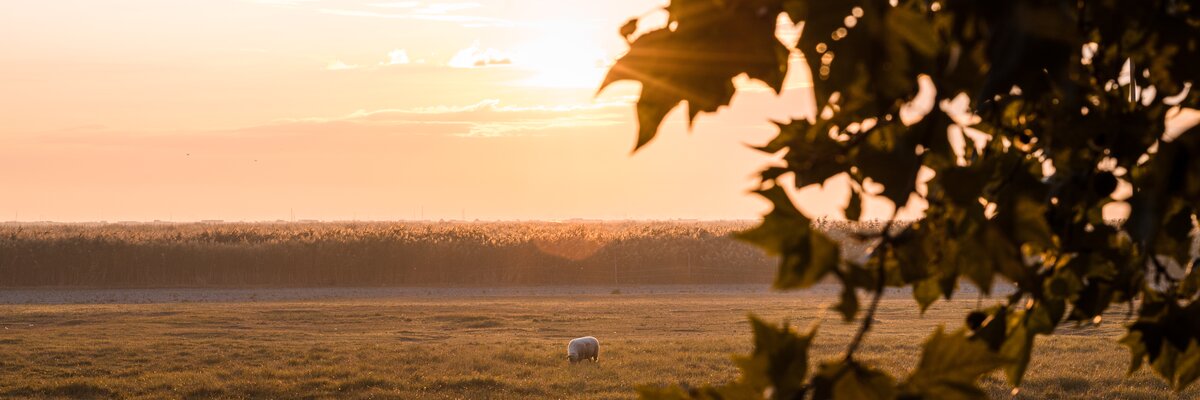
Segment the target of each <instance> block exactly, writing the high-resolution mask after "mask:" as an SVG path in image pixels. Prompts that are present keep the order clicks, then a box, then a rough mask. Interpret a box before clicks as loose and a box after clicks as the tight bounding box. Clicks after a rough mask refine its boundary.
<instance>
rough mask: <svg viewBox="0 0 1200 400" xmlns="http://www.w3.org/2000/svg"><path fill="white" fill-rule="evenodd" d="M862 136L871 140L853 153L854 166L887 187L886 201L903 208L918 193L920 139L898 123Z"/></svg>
mask: <svg viewBox="0 0 1200 400" xmlns="http://www.w3.org/2000/svg"><path fill="white" fill-rule="evenodd" d="M860 135H867V136H866V139H865V140H863V141H862V142H861V143H860V144H859V145H858V146H857V147H856V148H855V149H854V150H853V151H852V152H851V155H852V159H853V162H854V165H856V166H857V167H858V170H859V171H860V172H861V173H862V175H863V176H866V177H869V178H871V179H872V180H874V181H875V182H877V183H880V184H882V185H883V193H882V194H883V197H886V198H887V199H888V200H891V201H892V203H893V204H895V205H896V207H903V206H904V205H905V204H906V203H908V197H909V195H911V194H912V192H913V191H914V190H915V189H916V179H917V170H918V169H920V159H919V158H918V157H917V152H916V146H917V143H916V141H915V139H916V138H915V137H914V135H913V134H912V132H911V131H910V130H909V129H908V128H907V127H905V126H904V125H903V124H900V123H898V122H897V123H888V124H881V125H877V126H875V127H872V128H871V129H870V130H868V131H866V132H862V133H860Z"/></svg>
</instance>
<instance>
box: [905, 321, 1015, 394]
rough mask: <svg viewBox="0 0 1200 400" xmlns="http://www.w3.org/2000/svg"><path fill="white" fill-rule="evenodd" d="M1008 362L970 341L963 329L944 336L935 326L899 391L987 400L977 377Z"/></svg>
mask: <svg viewBox="0 0 1200 400" xmlns="http://www.w3.org/2000/svg"><path fill="white" fill-rule="evenodd" d="M1009 363H1010V362H1009V361H1008V360H1006V359H1004V358H1003V357H1000V356H999V355H997V354H996V353H994V352H992V351H991V350H989V349H988V347H987V345H986V344H985V343H983V342H982V341H976V340H971V339H969V338H968V337H967V334H966V331H965V330H961V329H960V330H958V331H955V332H953V333H950V334H946V333H945V332H944V329H943V328H942V327H938V329H937V331H936V332H934V334H933V336H932V337H930V338H929V340H928V341H926V342H925V351H924V352H923V353H922V355H921V361H920V363H919V364H917V369H916V370H915V371H913V373H912V375H911V376H909V378H908V381H907V382H905V384H904V386H903V389H902V390H903V391H905V392H906V394H908V395H913V396H919V397H921V398H926V399H951V400H953V399H961V400H968V399H987V398H988V395H987V393H986V392H984V390H983V389H982V388H980V387H979V385H978V381H979V378H980V377H981V376H983V375H984V374H987V373H989V372H992V371H994V370H996V369H997V368H1000V367H1002V366H1004V365H1007V364H1009Z"/></svg>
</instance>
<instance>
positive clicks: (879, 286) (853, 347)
mask: <svg viewBox="0 0 1200 400" xmlns="http://www.w3.org/2000/svg"><path fill="white" fill-rule="evenodd" d="M899 211H900V207H897V208H896V211H894V212H892V218H891V219H888V222H887V223H886V224H884V225H883V230H882V231H880V232H879V237H880V239H879V240H880V241H879V247H878V250H882V251H878V252H877V253H876V255H877V256H878V257H879V268H878V269H877V270H876V276H875V288H874V295H873V297H872V298H871V305H870V306H868V308H867V313H866V314H863V321H862V325H859V326H858V332H856V333H855V334H854V339H851V340H850V344H849V345H847V346H846V361H853V359H854V352H856V351H858V347H859V346H860V345H862V341H863V337H864V336H866V335H867V331H869V330H871V323H872V322H874V321H875V310H877V309H879V300H881V299H882V298H883V291H884V289H885V288H886V286H885V283H886V282H885V281H886V278H887V271H886V270H885V269H884V265H885V261H886V260H885V259H884V257H885V255H886V254H887V252H888V251H891V247H892V234H891V230H892V224H893V223H895V222H896V215H897V214H899ZM843 284H844V283H843Z"/></svg>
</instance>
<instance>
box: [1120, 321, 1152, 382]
mask: <svg viewBox="0 0 1200 400" xmlns="http://www.w3.org/2000/svg"><path fill="white" fill-rule="evenodd" d="M1117 342H1118V343H1120V344H1121V345H1123V346H1125V347H1128V348H1129V356H1130V361H1129V372H1128V374H1129V375H1133V373H1134V372H1137V371H1138V370H1139V369H1141V368H1142V363H1143V362H1144V360H1145V359H1146V344H1145V343H1144V342H1143V341H1142V332H1140V331H1136V330H1132V329H1131V330H1129V332H1128V333H1126V334H1125V336H1122V337H1121V340H1118V341H1117Z"/></svg>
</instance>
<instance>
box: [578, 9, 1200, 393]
mask: <svg viewBox="0 0 1200 400" xmlns="http://www.w3.org/2000/svg"><path fill="white" fill-rule="evenodd" d="M666 12H667V13H668V15H669V18H668V24H667V26H665V27H662V28H660V29H656V30H650V31H648V32H645V33H641V34H637V32H638V29H637V28H638V23H639V21H638V20H637V19H634V20H631V21H630V22H629V23H627V24H626V25H625V26H624V27H622V28H621V30H620V34H621V35H623V36H625V37H626V38H627V39H628V40H629V41H630V49H629V52H628V53H627V54H626V55H625V56H623V57H622V58H620V59H619V60H618V61H617V62H616V64H615V65H614V66H613V67H612V69H611V70H610V72H609V74H608V76H607V78H606V79H605V81H604V84H603V86H602V89H603V87H604V86H607V85H608V84H610V83H612V82H615V81H619V80H635V81H639V82H641V85H642V91H641V96H640V99H639V100H638V102H637V107H636V109H637V116H638V122H639V129H638V139H637V147H638V148H640V147H641V146H643V145H645V144H646V143H648V142H650V141H651V139H653V138H654V136H655V134H656V132H657V131H658V128H659V125H660V123H661V121H662V120H663V118H664V117H665V116H666V115H667V114H668V113H669V112H670V111H671V110H672V109H674V108H676V107H677V106H678V105H680V104H681V103H686V105H687V116H688V119H689V122H690V121H692V120H694V119H695V118H696V116H697V115H698V114H700V113H702V112H715V111H717V110H718V109H719V108H721V107H722V106H726V105H728V104H729V102H730V99H731V98H732V96H733V94H734V92H735V90H736V89H735V86H734V84H733V79H734V78H735V77H738V76H742V75H744V76H746V77H749V78H752V79H755V80H759V81H762V82H763V83H765V84H767V85H768V86H770V87H771V88H772V89H774V90H775V91H776V92H779V91H781V90H782V89H783V82H784V77H785V75H786V74H787V73H788V56H789V54H790V52H791V51H793V49H795V51H799V52H800V53H802V55H803V58H804V60H805V61H806V63H807V67H808V69H809V72H810V75H811V77H812V84H813V86H812V90H813V93H814V95H815V104H816V107H817V110H816V111H817V113H816V115H814V116H813V117H811V118H808V119H799V120H792V121H777V122H776V123H777V125H778V128H779V133H778V135H776V136H775V138H774V139H773V140H771V141H770V142H769V143H766V144H764V145H762V146H761V147H759V150H761V151H763V152H766V153H769V154H774V155H778V156H781V157H782V162H781V163H780V164H778V165H771V166H768V167H765V169H763V170H762V172H761V188H760V190H759V191H758V194H760V195H761V196H763V197H764V198H766V199H767V200H769V201H770V202H771V203H772V204H774V209H773V210H772V211H770V212H769V213H768V214H766V215H765V216H764V217H763V220H762V223H761V225H759V226H758V227H757V228H754V229H752V230H750V231H748V232H745V233H742V234H741V238H743V239H744V240H747V241H750V242H753V243H755V244H757V245H759V246H761V247H762V248H763V249H765V250H767V251H768V252H769V253H772V254H776V255H778V256H779V258H780V265H779V270H778V275H777V279H776V281H775V287H776V288H778V289H784V290H788V289H803V288H806V287H809V286H811V285H813V284H816V283H817V282H819V281H823V280H830V279H832V280H834V281H836V282H838V283H839V284H840V285H841V286H842V287H843V292H842V295H841V302H840V303H839V304H838V305H837V306H836V307H835V309H836V310H837V311H838V312H840V313H841V314H842V315H843V316H844V317H845V320H846V321H853V320H855V319H856V318H858V317H862V318H861V326H860V327H859V331H858V335H857V336H856V337H855V338H854V340H853V341H852V342H851V343H850V345H849V347H848V348H847V349H846V352H845V354H844V356H843V357H841V358H838V359H833V360H822V361H821V362H820V363H813V362H810V360H808V347H809V344H810V343H812V341H813V340H815V339H814V338H815V336H814V335H816V334H817V332H815V331H813V332H808V333H803V334H801V333H797V332H795V331H794V329H791V328H789V327H787V326H786V325H785V326H776V325H774V324H771V323H768V322H764V321H761V320H757V319H754V320H753V321H752V325H753V328H754V343H755V349H754V352H753V354H751V355H749V356H747V357H744V358H741V359H740V361H739V367H740V368H741V370H742V377H741V379H740V380H738V381H736V382H732V383H728V384H724V385H721V386H707V387H703V388H698V389H690V390H684V389H682V388H677V387H676V388H645V389H644V391H643V395H646V396H647V397H663V398H681V397H701V398H709V397H712V398H716V397H722V398H754V397H763V396H766V397H772V398H806V397H811V398H816V399H825V398H839V399H841V398H846V399H851V398H853V399H875V398H878V399H892V398H905V399H913V398H927V399H974V398H984V397H986V393H985V392H984V391H983V390H982V389H981V388H980V387H979V386H978V379H979V377H980V376H982V375H984V374H987V373H990V372H992V371H995V370H1003V371H1004V372H1005V374H1006V376H1007V378H1008V381H1009V383H1010V384H1011V385H1013V386H1019V385H1020V384H1021V379H1022V377H1023V376H1024V374H1025V369H1026V366H1028V365H1029V361H1030V355H1031V352H1032V347H1033V345H1034V338H1035V336H1038V335H1052V334H1054V332H1055V330H1056V328H1057V327H1059V326H1060V325H1062V324H1066V323H1075V324H1096V323H1100V322H1101V320H1102V314H1103V313H1104V312H1105V311H1108V310H1109V309H1110V308H1111V307H1114V306H1118V305H1121V304H1127V305H1128V310H1129V313H1130V314H1131V317H1130V323H1129V324H1128V326H1127V328H1128V333H1127V334H1126V335H1125V336H1124V338H1123V339H1121V340H1120V342H1121V343H1122V344H1124V345H1125V346H1127V347H1128V348H1129V350H1130V353H1131V354H1132V357H1131V360H1132V362H1131V365H1130V372H1132V371H1135V370H1138V369H1139V368H1140V367H1141V366H1142V365H1143V364H1149V365H1150V367H1151V368H1152V369H1153V371H1154V372H1155V373H1156V374H1157V375H1158V376H1160V377H1161V378H1162V379H1163V380H1165V381H1166V382H1167V383H1169V384H1170V385H1171V386H1172V387H1174V388H1176V389H1177V390H1182V389H1183V388H1184V387H1186V386H1188V385H1189V384H1191V383H1193V382H1194V381H1195V380H1196V379H1197V377H1200V302H1198V301H1197V294H1198V292H1200V271H1198V270H1200V267H1198V266H1197V263H1198V262H1197V258H1196V257H1195V252H1194V250H1193V249H1192V246H1193V241H1192V239H1191V238H1190V235H1192V232H1193V231H1194V230H1195V229H1196V226H1197V220H1196V218H1197V211H1200V132H1198V131H1200V128H1197V127H1195V126H1191V127H1187V126H1182V127H1180V126H1177V125H1178V124H1177V123H1170V122H1169V121H1170V120H1171V119H1172V118H1175V116H1177V115H1179V114H1180V113H1181V112H1184V111H1183V110H1191V112H1194V110H1195V109H1196V108H1198V107H1197V106H1198V103H1200V93H1198V91H1197V90H1194V89H1195V88H1194V87H1193V86H1194V85H1195V83H1196V80H1197V79H1196V78H1197V75H1198V74H1200V5H1197V4H1195V2H1193V1H1188V0H1094V1H1066V0H939V1H929V0H891V1H884V0H842V1H817V0H672V1H671V2H670V4H669V5H668V6H667V7H666ZM781 15H783V16H786V21H787V22H786V23H791V24H798V25H799V26H802V28H801V34H800V37H799V40H798V42H796V43H782V42H781V41H780V39H778V38H777V36H776V34H775V32H776V27H777V23H784V22H781V18H780V16H781ZM922 81H925V82H927V84H924V85H923V84H922V83H921V82H922ZM925 93H930V94H931V97H932V107H931V109H930V110H929V111H928V112H927V113H923V115H919V116H918V117H915V118H902V115H901V110H902V109H904V108H905V107H910V106H912V105H914V103H915V102H917V100H916V99H917V98H918V94H922V95H923V96H924V95H925ZM842 175H846V176H849V178H850V181H851V183H850V186H851V195H850V198H849V206H848V207H847V208H846V210H845V216H846V217H847V218H849V219H852V220H857V219H858V218H859V217H860V215H861V214H862V201H863V198H864V197H868V196H881V197H883V198H886V199H887V200H888V201H890V202H892V203H893V204H894V205H895V206H896V209H900V208H902V207H905V205H906V204H908V203H909V200H910V198H911V197H913V196H917V197H919V198H920V199H922V200H923V201H924V203H926V204H928V206H927V209H925V211H924V217H923V218H922V219H920V220H917V221H911V222H909V223H895V224H893V223H890V222H889V223H888V224H886V227H885V228H884V229H882V230H881V231H879V232H877V233H874V234H873V236H872V237H870V238H866V239H871V240H874V241H876V242H877V245H876V246H875V247H874V250H873V252H872V254H871V257H870V258H869V259H868V261H866V262H863V263H859V262H855V261H854V260H850V259H848V258H847V257H844V256H843V255H842V254H841V252H840V251H839V246H838V243H837V242H836V241H834V240H832V239H830V238H829V237H827V236H826V235H824V234H823V233H822V232H820V231H819V230H816V229H813V228H812V225H811V221H810V216H809V215H806V214H805V213H804V212H802V211H801V210H800V209H799V208H798V207H797V206H796V205H795V204H794V203H793V200H792V199H791V198H790V197H789V194H788V193H789V190H785V187H786V186H788V185H792V184H793V183H792V182H793V181H794V186H795V187H797V188H803V187H806V186H810V185H823V184H825V183H826V182H827V181H828V180H829V179H830V178H832V177H835V176H842ZM785 182H786V183H785ZM1114 203H1125V204H1127V205H1128V209H1129V210H1130V211H1129V214H1128V218H1127V219H1123V220H1121V221H1109V220H1105V218H1104V213H1103V210H1104V208H1105V206H1107V205H1110V204H1114ZM894 220H895V217H894V216H893V221H894ZM998 281H1002V282H1006V283H1008V284H1010V285H1011V286H1012V287H1014V288H1015V289H1014V291H1012V293H1011V294H1007V296H1006V297H1005V299H1004V301H1003V303H1002V304H1000V305H996V306H993V307H990V308H985V309H980V310H975V311H973V312H971V313H970V314H969V315H966V316H964V317H965V318H964V320H965V322H964V326H962V327H951V328H946V329H939V330H937V331H936V332H934V333H933V334H932V335H931V336H930V337H929V339H928V341H927V342H926V344H925V347H924V350H923V353H922V354H921V357H920V362H919V363H918V365H917V366H916V367H915V369H914V370H913V372H912V373H911V375H909V376H907V377H893V376H890V375H888V374H887V373H885V372H884V371H882V370H880V369H878V368H875V367H872V366H871V365H868V364H867V363H864V362H863V361H861V360H859V359H857V358H855V351H856V349H857V348H858V346H859V344H860V343H861V342H862V340H863V337H864V335H865V334H866V333H867V332H868V331H869V330H870V327H871V323H872V321H873V318H872V314H873V313H874V311H875V308H876V306H877V304H878V301H879V298H880V297H881V295H882V293H883V291H884V289H885V288H887V287H908V288H910V289H911V292H912V294H913V297H914V298H915V299H916V303H917V304H918V308H919V309H921V310H924V309H926V308H927V307H929V306H930V305H931V304H932V303H934V302H936V301H938V300H939V299H942V298H945V299H949V298H951V297H952V296H953V295H954V294H955V291H956V290H958V288H959V284H960V282H968V283H970V284H972V285H974V286H976V287H978V288H979V289H980V290H981V291H983V292H985V293H989V292H990V291H991V290H993V288H994V287H995V285H996V283H997V282H998ZM860 294H866V295H867V296H868V297H869V299H870V301H869V302H868V303H867V304H866V307H865V309H864V307H862V304H861V303H860V299H859V295H860ZM860 311H862V312H860ZM860 314H862V315H860ZM810 364H814V365H810Z"/></svg>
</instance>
